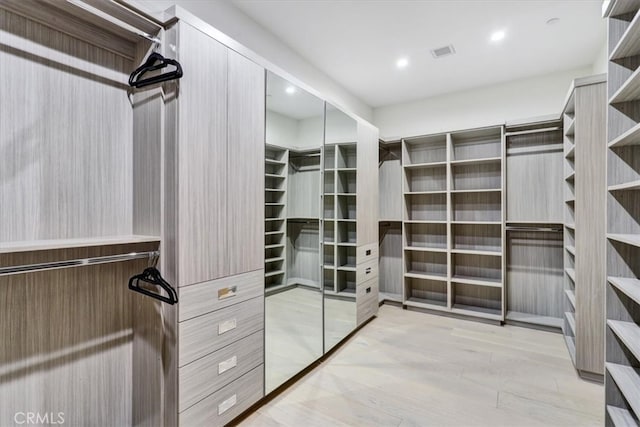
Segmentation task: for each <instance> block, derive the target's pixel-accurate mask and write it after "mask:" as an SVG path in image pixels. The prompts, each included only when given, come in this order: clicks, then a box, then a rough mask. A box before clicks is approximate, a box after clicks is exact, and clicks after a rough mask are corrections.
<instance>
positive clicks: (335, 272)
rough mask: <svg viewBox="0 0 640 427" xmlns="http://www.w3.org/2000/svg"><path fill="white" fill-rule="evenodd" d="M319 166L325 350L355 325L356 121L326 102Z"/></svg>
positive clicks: (349, 331)
mask: <svg viewBox="0 0 640 427" xmlns="http://www.w3.org/2000/svg"><path fill="white" fill-rule="evenodd" d="M326 106H327V111H326V120H325V122H326V124H325V145H324V168H323V191H324V194H323V222H322V224H323V240H322V246H323V284H324V337H325V351H329V350H330V349H331V348H332V347H333V346H335V345H336V344H337V343H339V342H340V341H341V340H342V339H343V338H344V337H346V336H347V335H349V333H351V331H353V330H354V329H355V328H356V248H357V233H356V186H357V145H356V141H357V138H358V123H357V122H356V121H355V120H354V119H353V118H351V117H350V116H348V115H347V114H345V113H344V112H342V111H340V110H339V109H337V108H336V107H334V106H332V105H331V104H328V103H327V104H326Z"/></svg>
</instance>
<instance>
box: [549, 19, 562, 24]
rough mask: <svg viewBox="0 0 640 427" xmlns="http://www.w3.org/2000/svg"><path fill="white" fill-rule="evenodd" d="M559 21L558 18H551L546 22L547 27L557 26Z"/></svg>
mask: <svg viewBox="0 0 640 427" xmlns="http://www.w3.org/2000/svg"><path fill="white" fill-rule="evenodd" d="M558 21H560V18H551V19H548V20H547V25H553V24H557V23H558Z"/></svg>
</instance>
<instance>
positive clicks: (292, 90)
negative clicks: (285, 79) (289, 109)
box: [284, 86, 296, 95]
mask: <svg viewBox="0 0 640 427" xmlns="http://www.w3.org/2000/svg"><path fill="white" fill-rule="evenodd" d="M284 91H285V92H287V93H288V94H289V95H293V94H294V93H296V87H295V86H287V88H286V89H285V90H284Z"/></svg>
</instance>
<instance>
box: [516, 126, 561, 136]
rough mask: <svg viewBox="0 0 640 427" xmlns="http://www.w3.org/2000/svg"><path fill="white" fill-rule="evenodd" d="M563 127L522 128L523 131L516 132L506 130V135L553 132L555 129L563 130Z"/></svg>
mask: <svg viewBox="0 0 640 427" xmlns="http://www.w3.org/2000/svg"><path fill="white" fill-rule="evenodd" d="M561 129H562V128H560V127H559V126H554V127H550V128H540V129H531V130H521V131H514V132H506V133H505V134H504V136H517V135H530V134H533V133H542V132H553V131H557V130H561Z"/></svg>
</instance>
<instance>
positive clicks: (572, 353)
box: [564, 335, 576, 364]
mask: <svg viewBox="0 0 640 427" xmlns="http://www.w3.org/2000/svg"><path fill="white" fill-rule="evenodd" d="M564 342H565V343H566V344H567V350H568V351H569V357H571V361H572V362H573V363H574V364H575V363H576V341H575V338H574V337H572V336H569V335H565V336H564Z"/></svg>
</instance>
